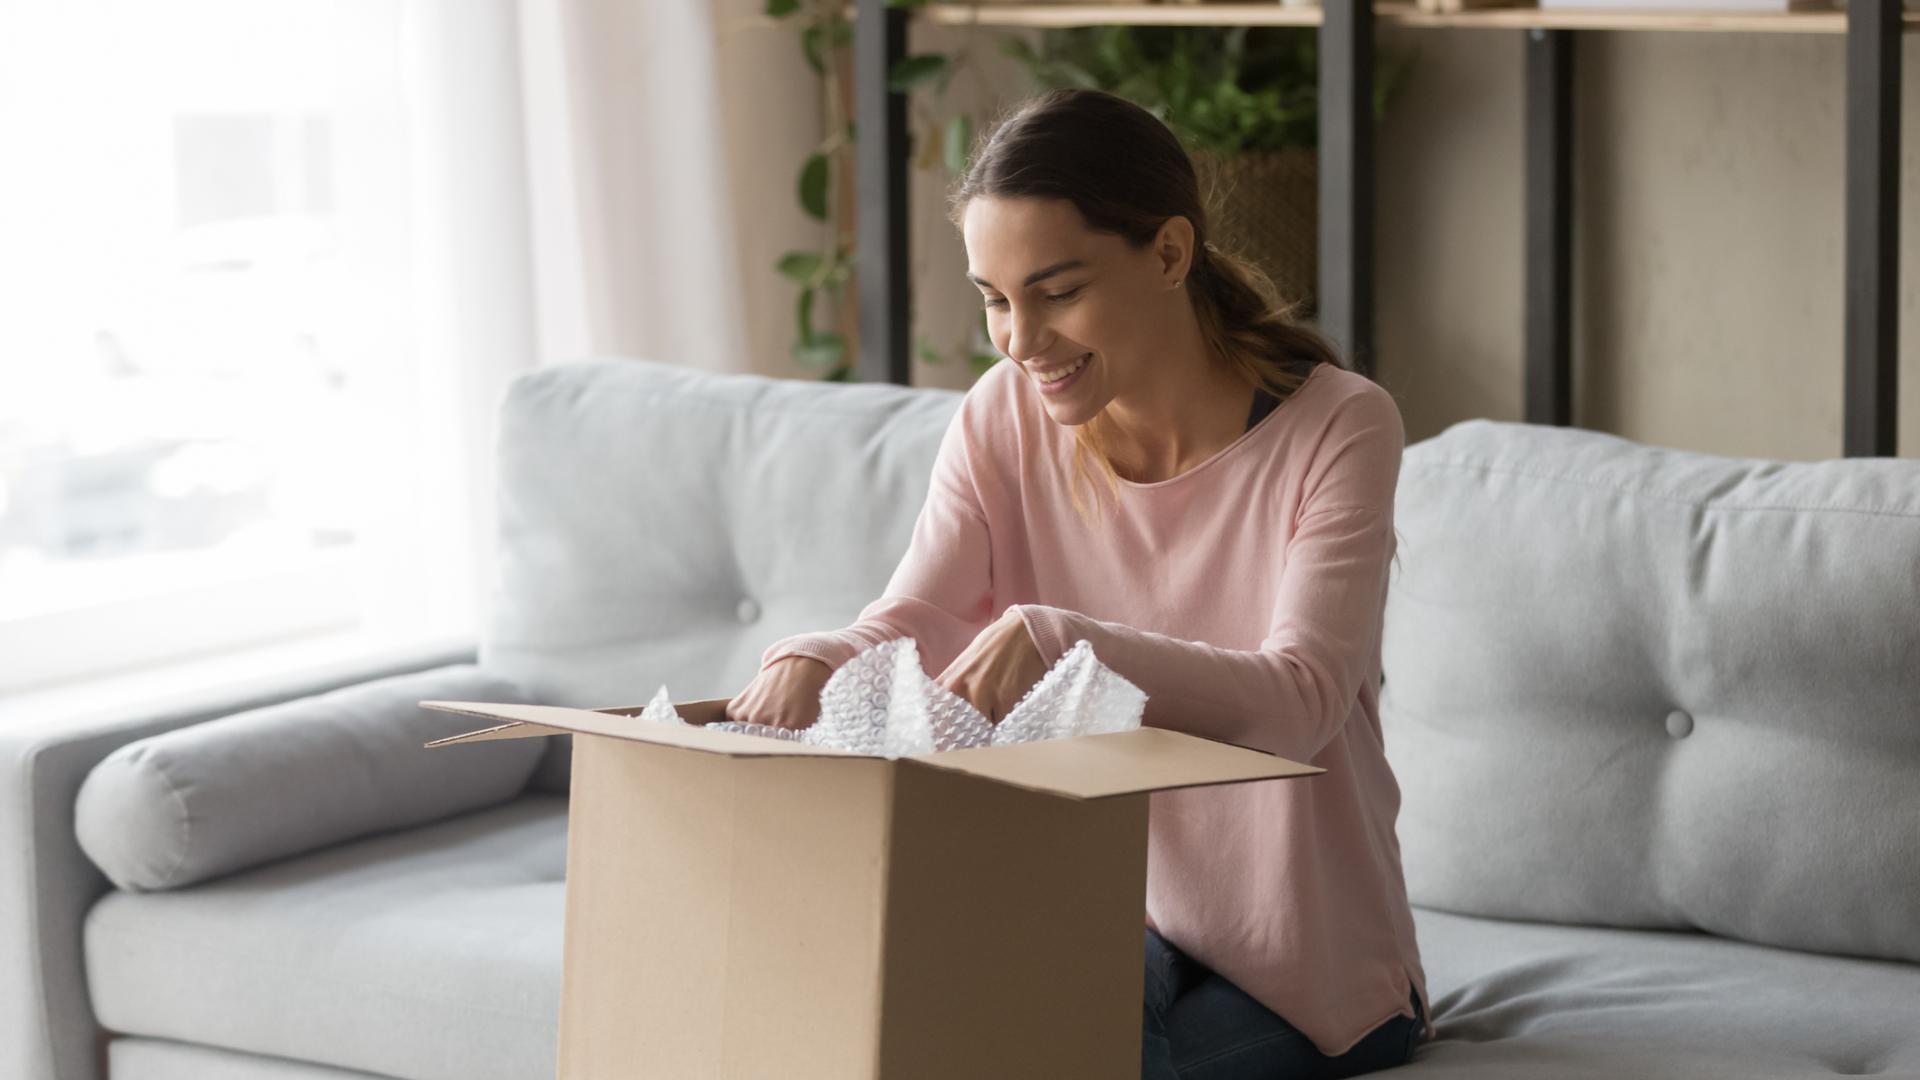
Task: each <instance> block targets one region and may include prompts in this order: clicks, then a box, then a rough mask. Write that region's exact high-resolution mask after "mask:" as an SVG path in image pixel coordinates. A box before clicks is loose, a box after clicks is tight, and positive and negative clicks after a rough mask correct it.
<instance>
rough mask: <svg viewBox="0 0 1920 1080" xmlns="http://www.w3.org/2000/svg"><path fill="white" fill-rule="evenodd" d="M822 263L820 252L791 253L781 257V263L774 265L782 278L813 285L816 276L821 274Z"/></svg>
mask: <svg viewBox="0 0 1920 1080" xmlns="http://www.w3.org/2000/svg"><path fill="white" fill-rule="evenodd" d="M821 262H822V259H821V257H820V255H819V253H818V252H813V251H789V252H787V253H786V254H785V255H782V256H780V261H779V262H777V263H775V264H774V268H775V269H777V270H779V271H780V276H781V277H784V278H786V279H787V280H789V281H794V282H798V283H799V284H801V285H812V284H813V279H814V275H816V274H818V273H819V272H820V264H821Z"/></svg>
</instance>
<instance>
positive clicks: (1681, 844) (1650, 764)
mask: <svg viewBox="0 0 1920 1080" xmlns="http://www.w3.org/2000/svg"><path fill="white" fill-rule="evenodd" d="M1395 517H1396V522H1397V524H1398V527H1399V529H1400V532H1401V536H1402V542H1401V548H1400V552H1401V556H1400V567H1399V569H1398V570H1397V572H1396V574H1395V577H1394V579H1393V582H1392V584H1391V587H1390V589H1389V593H1388V599H1387V611H1386V629H1385V638H1384V645H1383V657H1382V660H1383V664H1382V666H1383V670H1384V673H1385V684H1384V686H1383V689H1382V695H1381V719H1382V724H1383V727H1384V728H1385V731H1386V745H1387V750H1388V753H1389V757H1390V759H1391V761H1392V764H1393V767H1394V771H1395V773H1396V774H1397V776H1398V778H1399V781H1400V784H1401V787H1402V792H1403V800H1404V801H1403V806H1402V811H1401V816H1400V823H1399V834H1400V838H1401V847H1402V852H1403V859H1404V864H1405V870H1406V879H1407V887H1408V892H1409V895H1410V896H1411V897H1412V899H1413V900H1414V902H1415V903H1418V904H1423V905H1427V906H1431V907H1437V908H1443V909H1447V910H1452V911H1458V912H1465V913H1472V914H1481V915H1491V916H1504V917H1513V918H1532V919H1542V920H1551V921H1559V922H1568V923H1589V924H1611V925H1620V926H1641V927H1670V928H1695V927H1697V928H1701V929H1705V930H1709V931H1712V932H1714V933H1717V934H1724V935H1727V936H1730V937H1735V938H1741V939H1744V940H1748V941H1756V942H1766V943H1770V944H1776V945H1784V946H1790V947H1794V948H1802V949H1809V950H1816V951H1821V952H1832V953H1850V954H1858V955H1866V956H1879V957H1889V958H1901V959H1907V960H1920V904H1915V903H1914V902H1913V898H1914V897H1915V896H1917V895H1920V827H1916V822H1920V705H1917V704H1916V703H1920V659H1916V658H1920V618H1916V616H1915V612H1916V611H1920V461H1900V460H1887V459H1851V460H1840V461H1827V462H1818V463H1805V464H1786V463H1779V462H1769V461H1748V460H1738V459H1732V458H1725V457H1715V456H1710V455H1705V454H1695V453H1686V452H1681V451H1675V450H1664V449H1657V448H1652V447H1645V446H1640V445H1637V444H1635V443H1632V442H1629V441H1627V440H1625V439H1621V438H1617V437H1615V436H1611V435H1605V434H1600V433H1596V432H1588V431H1577V430H1570V429H1562V428H1551V427H1540V426H1532V425H1525V424H1513V423H1502V422H1495V421H1485V420H1476V421H1470V422H1467V423H1462V424H1457V425H1455V426H1453V427H1451V428H1449V429H1448V430H1447V431H1446V432H1444V433H1443V434H1441V435H1440V436H1438V437H1436V438H1433V439H1429V440H1426V441H1424V442H1421V443H1418V444H1416V445H1414V446H1411V447H1409V448H1408V449H1407V451H1406V454H1405V459H1404V463H1403V466H1402V470H1401V478H1400V487H1399V493H1398V501H1397V506H1396V512H1395Z"/></svg>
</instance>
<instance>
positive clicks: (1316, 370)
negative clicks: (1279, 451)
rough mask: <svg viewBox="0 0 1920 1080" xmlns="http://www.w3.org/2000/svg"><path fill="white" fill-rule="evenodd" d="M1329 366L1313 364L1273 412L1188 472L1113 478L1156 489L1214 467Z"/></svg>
mask: <svg viewBox="0 0 1920 1080" xmlns="http://www.w3.org/2000/svg"><path fill="white" fill-rule="evenodd" d="M1329 366H1331V365H1329V364H1326V363H1324V362H1322V363H1318V364H1315V365H1314V366H1313V370H1311V371H1309V372H1307V377H1306V378H1305V379H1303V380H1302V381H1301V383H1300V385H1299V386H1296V387H1294V388H1293V393H1291V394H1288V395H1287V398H1286V400H1285V401H1282V402H1281V403H1280V404H1278V405H1275V406H1274V407H1273V410H1272V411H1271V412H1269V413H1267V415H1265V416H1263V417H1261V418H1260V422H1259V423H1257V424H1255V425H1253V426H1252V427H1250V428H1248V429H1247V430H1245V431H1243V432H1241V433H1240V436H1239V437H1238V438H1236V439H1234V440H1233V441H1232V442H1230V443H1228V444H1227V445H1225V446H1223V447H1221V448H1220V449H1219V450H1217V451H1215V452H1214V454H1213V456H1212V457H1209V458H1208V459H1207V460H1205V461H1202V462H1201V463H1200V464H1198V465H1195V466H1194V467H1193V468H1191V469H1188V470H1187V471H1186V472H1183V473H1176V474H1175V475H1173V476H1169V477H1167V478H1166V479H1165V480H1155V481H1153V482H1152V483H1143V482H1141V481H1138V480H1129V479H1127V478H1126V477H1124V476H1121V475H1119V474H1118V473H1115V474H1114V477H1113V478H1114V479H1115V480H1117V481H1119V482H1120V486H1122V487H1125V488H1130V489H1132V490H1134V491H1155V490H1158V489H1160V488H1164V487H1169V486H1172V485H1174V484H1177V483H1179V482H1181V481H1182V480H1185V479H1186V478H1187V477H1189V476H1192V475H1194V474H1195V473H1198V472H1201V471H1204V470H1206V469H1210V468H1212V467H1213V466H1214V464H1215V463H1216V462H1219V461H1222V460H1224V459H1226V458H1227V457H1229V456H1231V455H1232V454H1233V453H1234V452H1236V451H1238V450H1239V449H1240V447H1241V446H1243V445H1245V444H1246V443H1248V442H1251V441H1252V440H1253V439H1254V438H1256V437H1257V436H1259V434H1260V433H1261V432H1262V431H1265V430H1266V429H1268V428H1270V427H1272V426H1273V425H1274V423H1275V421H1276V418H1278V417H1279V415H1280V414H1281V413H1282V412H1285V411H1286V408H1287V406H1289V405H1291V404H1293V403H1294V401H1295V400H1296V399H1298V398H1299V397H1300V395H1301V394H1304V393H1306V391H1307V387H1308V386H1309V385H1310V384H1311V383H1312V382H1313V380H1314V379H1315V378H1317V377H1318V376H1319V374H1320V371H1321V369H1322V368H1326V367H1329Z"/></svg>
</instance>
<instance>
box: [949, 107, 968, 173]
mask: <svg viewBox="0 0 1920 1080" xmlns="http://www.w3.org/2000/svg"><path fill="white" fill-rule="evenodd" d="M944 142H945V144H946V158H947V171H948V172H949V173H952V174H953V175H954V176H959V175H960V174H962V173H964V172H966V171H967V155H968V154H969V153H971V152H972V150H973V118H972V117H970V116H968V115H967V114H966V113H959V114H957V115H955V116H954V117H953V118H952V119H950V120H948V121H947V127H946V133H945V139H944Z"/></svg>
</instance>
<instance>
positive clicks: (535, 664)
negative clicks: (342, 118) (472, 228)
mask: <svg viewBox="0 0 1920 1080" xmlns="http://www.w3.org/2000/svg"><path fill="white" fill-rule="evenodd" d="M958 402H959V395H958V394H955V393H952V392H948V391H938V390H913V389H904V388H899V387H891V386H842V385H832V384H814V383H802V382H787V381H776V380H769V379H761V378H753V377H747V376H716V375H709V374H702V373H699V372H695V371H690V370H686V369H682V368H675V367H670V366H667V365H662V364H654V363H649V362H644V361H636V360H609V361H603V362H595V363H583V364H576V365H567V366H563V367H557V368H549V369H544V370H541V371H539V372H535V373H532V374H530V375H527V376H525V377H523V378H521V379H520V380H518V381H517V382H516V383H515V385H514V386H513V388H512V390H511V392H510V394H509V396H508V398H507V401H506V402H505V405H504V408H503V412H502V433H501V441H500V446H499V460H498V466H499V471H500V501H499V502H500V522H499V556H500V557H499V566H500V577H499V581H498V584H497V588H496V591H495V593H494V595H493V596H492V598H491V603H490V604H489V605H488V607H489V610H490V615H489V619H488V622H487V625H486V626H485V628H484V631H483V634H482V637H481V640H480V642H479V644H478V649H477V651H475V652H473V653H470V654H469V653H458V654H449V655H441V654H421V655H417V656H395V657H393V658H391V660H390V661H389V662H386V663H383V664H382V665H381V666H380V667H378V668H376V669H370V670H341V671H336V672H330V673H324V674H322V675H318V676H316V677H314V678H312V679H309V680H307V681H305V682H303V683H301V684H298V685H291V686H286V687H280V688H276V689H273V690H268V691H260V690H255V691H254V692H252V693H250V694H249V695H248V696H246V697H244V698H238V699H234V700H229V701H218V700H213V701H201V702H194V703H188V704H182V705H180V706H178V707H173V708H169V709H167V710H164V711H157V712H151V713H141V714H137V715H128V716H119V717H104V718H94V719H89V720H87V721H85V722H77V721H65V720H62V721H59V722H55V719H54V718H49V720H48V721H47V722H46V723H44V724H25V725H21V726H18V727H12V728H7V729H5V730H0V770H4V780H0V794H4V796H5V798H4V799H0V925H4V928H5V929H4V931H0V933H3V934H4V938H3V939H0V940H4V941H5V943H6V946H7V948H6V949H5V950H4V952H0V1077H4V1078H7V1080H13V1078H16V1077H17V1078H22V1080H100V1078H102V1077H111V1078H112V1080H188V1078H192V1080H379V1078H397V1080H528V1078H531V1077H540V1076H550V1075H552V1074H553V1067H554V1049H555V1032H556V1026H555V1022H556V1017H557V1009H558V1003H559V993H560V978H561V972H560V955H561V951H560V932H561V925H562V918H563V910H564V902H565V884H564V875H565V855H566V827H567V821H566V792H567V787H568V780H569V766H570V760H571V759H570V753H569V750H570V748H569V745H568V742H567V740H566V739H565V738H552V739H544V740H502V741H497V742H494V743H491V744H488V745H487V746H486V747H473V748H470V749H468V750H464V751H462V753H461V754H460V755H459V756H458V759H457V760H456V759H455V758H451V757H448V756H446V755H445V754H441V753H437V752H434V751H427V750H423V749H419V744H420V743H421V742H424V741H426V740H427V739H430V738H434V737H436V736H437V735H440V734H450V733H452V730H464V724H463V721H462V718H460V717H457V716H449V715H448V714H435V713H427V712H424V711H422V710H420V709H418V708H417V707H415V706H414V705H413V702H415V701H417V700H420V699H423V698H452V699H461V698H465V699H492V700H525V701H537V702H551V703H556V704H565V705H583V706H605V705H613V704H637V703H640V702H643V701H645V700H646V699H647V698H648V697H650V696H651V695H652V693H653V691H654V690H655V689H657V688H658V687H659V686H660V685H661V683H663V682H664V683H665V684H666V685H667V686H668V688H669V689H670V690H671V691H672V692H673V694H674V696H675V697H678V698H683V699H691V698H702V697H715V696H724V695H727V694H731V693H733V692H735V691H737V690H738V689H739V688H740V687H741V686H743V685H745V683H746V681H747V680H748V679H749V678H750V677H751V676H752V674H753V673H754V671H755V670H756V669H757V667H758V661H759V656H760V654H761V651H762V650H763V649H764V648H765V646H766V645H767V644H768V643H770V642H772V641H774V640H776V639H778V638H780V637H783V636H786V635H787V634H790V633H794V632H797V631H800V630H806V629H818V628H822V627H833V626H839V625H844V624H845V623H846V622H848V621H849V620H851V618H852V617H853V616H854V615H855V614H856V613H857V612H858V611H859V610H860V608H861V607H863V606H864V605H865V604H866V603H867V602H868V601H870V600H871V599H873V598H874V597H875V596H877V595H879V594H880V592H881V590H882V589H883V588H884V587H885V585H886V583H887V580H888V578H889V577H890V575H891V573H892V570H893V567H894V565H895V563H896V562H897V560H898V559H899V557H900V554H901V553H902V552H903V551H904V550H905V547H906V543H907V539H908V537H909V535H910V533H911V529H912V525H913V522H914V518H915V516H916V515H917V513H918V510H919V507H920V504H921V501H922V500H923V498H924V496H925V492H926V485H927V482H928V477H929V473H930V469H931V466H932V462H933V456H934V452H935V450H936V448H937V447H938V444H939V440H940V437H941V435H942V433H943V431H944V430H945V426H946V423H947V421H948V419H949V418H950V417H951V416H952V414H953V410H954V408H955V407H956V406H957V404H958ZM1396 513H1397V527H1398V529H1399V532H1400V535H1401V543H1400V549H1399V551H1400V565H1399V567H1398V568H1397V569H1396V571H1395V573H1394V577H1393V579H1392V585H1391V588H1390V590H1389V594H1388V599H1387V607H1386V612H1385V615H1386V621H1385V636H1384V639H1383V648H1382V658H1383V667H1384V671H1385V675H1386V678H1385V679H1384V681H1383V684H1382V686H1383V689H1382V695H1381V718H1382V724H1383V728H1384V730H1385V735H1386V743H1387V752H1388V754H1389V756H1390V758H1391V760H1392V763H1393V766H1394V769H1395V772H1396V775H1397V776H1398V778H1399V782H1400V787H1401V792H1402V805H1401V808H1400V816H1399V819H1398V824H1397V832H1398V836H1399V839H1400V843H1401V847H1402V852H1403V863H1404V866H1405V875H1406V883H1407V888H1408V893H1409V896H1410V897H1411V899H1412V900H1413V902H1414V904H1415V911H1414V914H1415V921H1416V924H1417V928H1418V932H1419V938H1420V944H1421V950H1422V957H1423V961H1424V964H1425V968H1426V972H1427V978H1428V988H1429V991H1430V996H1431V998H1432V1001H1433V1005H1434V1012H1435V1021H1436V1025H1437V1029H1438V1034H1439V1038H1438V1039H1437V1040H1436V1041H1434V1042H1431V1043H1429V1044H1427V1045H1425V1046H1423V1047H1421V1049H1420V1050H1419V1052H1418V1055H1417V1057H1416V1060H1415V1062H1414V1064H1413V1065H1411V1066H1410V1067H1408V1068H1407V1069H1406V1070H1404V1072H1405V1074H1406V1075H1409V1076H1414V1075H1419V1076H1434V1077H1444V1076H1452V1077H1459V1078H1462V1080H1466V1078H1474V1080H1479V1078H1488V1077H1491V1078H1496V1080H1498V1078H1503V1077H1514V1078H1522V1077H1524V1078H1541V1077H1545V1078H1558V1077H1592V1078H1595V1080H1602V1078H1604V1080H1615V1078H1618V1077H1628V1076H1631V1077H1676V1078H1677V1077H1705V1076H1712V1077H1741V1078H1747V1077H1807V1076H1826V1075H1858V1074H1880V1075H1907V1076H1920V905H1916V904H1915V903H1914V900H1913V898H1914V897H1915V896H1920V705H1917V704H1916V703H1920V617H1916V614H1915V613H1916V612H1917V611H1920V462H1914V461H1859V460H1855V461H1839V462H1822V463H1812V464H1785V463H1774V462H1758V461H1742V460H1735V459H1729V458H1718V457H1711V456H1707V455H1700V454H1687V453H1681V452H1677V451H1668V450H1658V449H1653V448H1648V447H1642V446H1637V445H1635V444H1633V443H1630V442H1627V441H1626V440H1622V439H1617V438H1614V437H1611V436H1606V435H1599V434H1595V433H1591V432H1580V431H1568V430H1560V429H1550V428H1537V427H1531V426H1527V425H1521V424H1507V423H1496V422H1491V421H1470V422H1467V423H1463V424H1458V425H1455V426H1454V427H1453V428H1450V429H1449V430H1448V431H1446V432H1445V433H1443V434H1441V435H1440V436H1438V437H1436V438H1433V439H1428V440H1425V441H1424V442H1421V443H1419V444H1416V445H1414V446H1411V447H1408V448H1407V452H1406V458H1405V463H1404V466H1403V468H1402V472H1401V483H1400V491H1399V498H1398V503H1397V511H1396ZM447 724H452V725H454V728H452V729H447V728H445V727H444V726H441V727H436V725H447ZM988 1034H990V1033H988ZM633 1075H635V1076H645V1075H647V1072H646V1066H645V1063H644V1062H636V1063H634V1072H633ZM1394 1075H1400V1074H1399V1073H1395V1074H1394Z"/></svg>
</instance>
